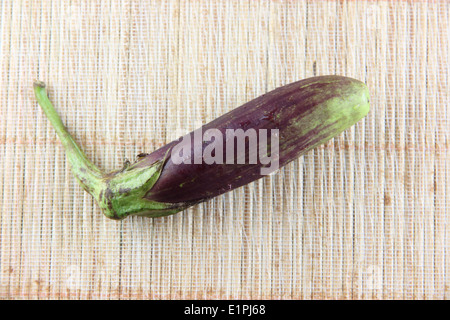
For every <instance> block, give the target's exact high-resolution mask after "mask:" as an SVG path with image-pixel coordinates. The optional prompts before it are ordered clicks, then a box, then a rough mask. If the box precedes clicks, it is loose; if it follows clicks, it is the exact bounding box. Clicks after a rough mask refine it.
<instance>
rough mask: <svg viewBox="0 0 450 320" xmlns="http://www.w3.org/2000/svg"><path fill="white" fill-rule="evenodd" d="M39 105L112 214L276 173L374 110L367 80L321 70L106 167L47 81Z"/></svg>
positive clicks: (165, 211)
mask: <svg viewBox="0 0 450 320" xmlns="http://www.w3.org/2000/svg"><path fill="white" fill-rule="evenodd" d="M34 92H35V96H36V99H37V101H38V103H39V105H40V106H41V107H42V109H43V111H44V113H45V114H46V116H47V117H48V119H49V120H50V122H51V124H52V125H53V127H54V128H55V130H56V133H57V134H58V136H59V138H60V140H61V142H62V144H63V146H64V148H65V150H66V154H67V158H68V160H69V163H70V165H71V169H72V172H73V173H74V175H75V177H76V178H77V180H78V182H79V183H80V185H81V186H82V187H83V188H84V189H85V190H86V191H87V192H89V193H90V194H91V195H92V196H93V197H94V198H95V199H96V201H97V203H98V205H99V206H100V208H101V209H102V212H103V213H104V215H105V216H106V217H108V218H111V219H116V220H120V219H123V218H125V217H127V216H129V215H139V216H146V217H160V216H166V215H170V214H174V213H177V212H179V211H182V210H184V209H186V208H189V207H191V206H193V205H195V204H198V203H200V202H203V201H206V200H208V199H211V198H213V197H216V196H218V195H221V194H223V193H225V192H228V191H231V190H233V189H236V188H239V187H241V186H243V185H245V184H248V183H250V182H252V181H255V180H257V179H260V178H262V177H264V176H265V175H267V174H271V173H273V172H276V170H277V169H279V168H281V167H283V166H284V165H286V164H288V163H289V162H291V161H293V160H295V159H297V158H298V157H300V156H301V155H303V154H305V153H306V152H308V151H309V150H311V149H313V148H315V147H317V146H319V145H321V144H323V143H325V142H326V141H328V140H330V139H332V138H333V137H335V136H337V135H338V134H340V133H341V132H342V131H344V130H346V129H348V128H349V127H351V126H352V125H354V124H355V123H356V122H358V121H359V120H361V119H362V118H364V117H365V116H366V114H367V113H368V112H369V92H368V88H367V86H366V85H365V84H364V83H363V82H361V81H358V80H355V79H352V78H348V77H343V76H334V75H330V76H319V77H313V78H308V79H304V80H300V81H297V82H294V83H291V84H288V85H285V86H283V87H280V88H277V89H275V90H273V91H270V92H268V93H266V94H264V95H262V96H260V97H258V98H256V99H254V100H251V101H250V102H247V103H246V104H244V105H242V106H240V107H238V108H236V109H234V110H232V111H230V112H228V113H226V114H224V115H222V116H220V117H219V118H217V119H215V120H213V121H211V122H210V123H208V124H205V125H203V126H202V127H201V128H199V129H197V130H195V131H193V132H191V133H189V134H187V135H185V136H183V137H181V138H180V139H178V140H175V141H172V142H171V143H169V144H167V145H165V146H163V147H162V148H160V149H158V150H156V151H154V152H153V153H151V154H139V155H138V156H137V158H136V161H134V163H130V162H129V161H128V160H127V161H125V163H124V166H123V168H121V169H119V170H116V171H112V172H104V171H102V170H100V169H99V168H98V167H97V166H95V165H94V164H93V163H92V162H90V161H89V159H88V158H87V157H86V155H85V154H84V153H83V151H82V150H81V148H80V146H79V145H78V144H77V143H76V142H75V140H74V139H73V137H72V136H71V135H70V134H69V132H68V131H67V130H66V128H65V127H64V125H63V123H62V121H61V119H60V117H59V116H58V114H57V112H56V111H55V109H54V107H53V105H52V104H51V102H50V100H49V99H48V96H47V93H46V90H45V84H44V83H43V82H41V81H36V82H35V83H34Z"/></svg>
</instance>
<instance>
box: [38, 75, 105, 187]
mask: <svg viewBox="0 0 450 320" xmlns="http://www.w3.org/2000/svg"><path fill="white" fill-rule="evenodd" d="M33 87H34V93H35V96H36V99H37V101H38V103H39V105H40V106H41V108H42V110H43V111H44V113H45V115H46V116H47V118H48V119H49V120H50V123H51V124H52V126H53V128H55V130H56V133H57V134H58V137H59V138H60V140H61V142H62V145H63V147H64V149H65V151H66V154H67V158H68V159H69V163H70V165H71V168H72V171H73V173H74V175H75V177H76V178H77V179H78V181H79V182H80V184H81V185H82V186H83V188H84V189H85V190H87V191H88V192H89V193H91V194H92V192H93V191H94V190H97V189H98V188H99V185H101V184H103V178H104V172H103V171H102V170H100V169H99V168H98V167H97V166H96V165H94V164H93V163H92V162H91V161H89V159H88V158H87V157H86V155H85V154H84V152H83V151H82V150H81V148H80V146H79V145H78V144H77V143H76V141H75V140H74V138H73V137H72V135H71V134H70V133H69V132H68V131H67V129H66V127H65V126H64V124H63V122H62V121H61V118H60V117H59V115H58V113H57V112H56V110H55V108H54V107H53V105H52V103H51V102H50V100H49V98H48V95H47V92H46V90H45V83H44V82H42V81H35V82H34V86H33Z"/></svg>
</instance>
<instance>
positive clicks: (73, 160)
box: [34, 81, 186, 220]
mask: <svg viewBox="0 0 450 320" xmlns="http://www.w3.org/2000/svg"><path fill="white" fill-rule="evenodd" d="M34 93H35V96H36V99H37V101H38V103H39V105H40V106H41V108H42V109H43V110H44V113H45V115H46V116H47V118H48V119H49V120H50V123H51V124H52V126H53V127H54V128H55V130H56V133H57V134H58V136H59V138H60V140H61V142H62V144H63V146H64V149H65V151H66V154H67V158H68V160H69V163H70V165H71V169H72V172H73V174H74V175H75V177H76V178H77V180H78V182H79V183H80V185H81V186H82V187H83V188H84V189H85V190H86V191H87V192H89V193H90V194H91V195H92V196H93V197H94V198H95V200H96V201H97V203H98V205H99V206H100V208H101V209H102V212H103V214H104V215H105V216H106V217H108V218H111V219H115V220H120V219H123V218H125V217H127V216H129V215H139V216H146V217H160V216H165V215H170V214H174V213H177V212H179V211H181V210H183V209H185V207H186V205H183V204H171V203H161V202H156V201H151V200H147V199H146V198H145V195H146V194H147V193H148V191H149V190H151V188H152V187H153V185H154V184H155V183H156V181H158V179H159V176H160V175H161V171H162V169H163V166H164V163H165V159H163V160H161V161H157V162H155V163H154V164H152V165H151V166H149V167H143V168H136V166H135V164H130V163H129V162H128V161H127V162H126V163H125V165H124V167H123V169H121V170H119V171H114V172H110V173H105V172H103V171H102V170H100V169H99V168H98V167H97V166H95V165H94V164H93V163H92V162H90V161H89V159H88V158H87V157H86V155H85V154H84V153H83V151H82V150H81V148H80V147H79V145H78V144H77V143H76V142H75V140H74V139H73V137H72V136H71V135H70V133H69V132H68V131H67V130H66V128H65V126H64V124H63V123H62V121H61V118H60V117H59V115H58V113H57V112H56V110H55V109H54V107H53V105H52V103H51V102H50V100H49V99H48V96H47V93H46V91H45V84H44V83H43V82H40V81H36V82H35V83H34ZM166 156H167V155H166Z"/></svg>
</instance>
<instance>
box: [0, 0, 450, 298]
mask: <svg viewBox="0 0 450 320" xmlns="http://www.w3.org/2000/svg"><path fill="white" fill-rule="evenodd" d="M0 9H1V21H0V27H1V34H0V35H1V39H0V41H1V42H0V52H1V55H0V75H1V76H0V84H1V85H0V212H1V215H0V264H1V266H0V268H1V270H0V298H1V299H19V298H26V299H28V298H30V299H231V298H234V299H248V298H253V299H260V298H264V299H311V298H312V299H383V298H384V299H391V298H393V299H423V298H436V299H448V298H450V255H449V253H450V252H449V250H450V225H449V222H450V182H449V181H450V150H449V143H450V142H449V141H450V129H449V127H450V108H449V86H448V80H449V58H448V53H449V36H450V31H449V2H448V1H433V2H432V1H430V2H425V1H392V2H390V1H367V2H365V1H206V0H205V1H152V2H150V1H137V0H136V1H105V0H102V1H92V0H90V1H19V0H14V1H12V0H3V1H2V2H1V6H0ZM322 74H340V75H346V76H350V77H354V78H356V79H360V80H362V81H364V82H366V83H367V85H368V86H369V88H370V93H371V111H370V113H369V115H368V116H367V117H366V118H365V119H364V120H363V121H361V122H359V123H358V124H357V125H355V126H354V127H352V128H351V129H349V130H347V131H346V132H345V133H343V134H341V135H340V136H339V137H337V138H335V139H334V140H332V141H330V142H328V143H327V144H326V145H324V146H322V147H320V148H318V149H315V150H313V151H311V152H309V153H308V154H307V155H306V156H304V157H303V158H300V159H298V160H296V161H294V162H293V163H291V164H289V165H288V166H286V167H284V168H283V169H282V170H280V172H279V173H277V174H276V175H273V176H268V177H266V178H264V179H262V180H259V181H257V182H255V183H252V184H250V185H247V186H245V187H243V188H240V189H238V190H235V191H233V192H230V193H227V194H225V195H223V196H221V197H218V198H215V199H213V200H211V201H209V202H207V203H204V204H201V205H197V206H195V207H193V208H191V209H189V210H187V211H185V212H183V213H179V214H176V215H173V216H169V217H165V218H157V219H148V218H141V217H132V218H127V219H125V220H123V221H120V222H117V221H112V220H108V219H106V218H105V217H103V215H102V214H101V212H100V210H99V208H98V207H97V205H96V204H95V203H94V201H93V199H92V198H91V196H90V195H88V194H87V193H85V192H84V191H83V190H82V188H81V187H80V186H79V185H78V184H77V182H76V180H75V178H74V177H73V176H72V174H71V172H70V169H69V167H68V163H67V161H66V158H65V154H64V151H63V149H62V145H61V143H60V142H59V140H58V139H57V137H56V134H55V131H54V130H53V128H52V127H51V126H50V123H49V122H48V120H47V119H46V118H45V116H44V114H43V112H42V110H41V109H40V108H39V106H38V105H37V103H36V101H35V99H34V95H33V90H32V83H33V80H35V79H40V80H42V81H45V82H46V83H47V84H48V91H49V94H50V97H51V99H52V101H53V103H54V105H55V107H56V109H57V110H58V112H59V114H60V115H61V117H62V119H63V121H64V122H65V124H66V126H67V127H68V129H69V130H70V132H72V133H73V134H74V136H75V137H76V139H77V141H78V142H79V143H80V144H81V145H82V146H83V148H84V150H85V151H86V153H87V155H88V157H89V158H91V159H92V160H93V162H94V163H95V164H97V165H98V166H100V167H101V168H104V169H105V170H113V169H117V168H120V167H121V166H122V163H123V161H124V159H125V158H128V159H134V157H135V155H136V154H138V153H141V152H151V151H152V150H155V149H156V148H158V147H160V146H162V145H164V144H166V143H168V142H170V141H172V140H173V139H176V138H178V137H180V136H181V135H183V134H185V133H187V132H189V131H191V130H194V129H196V128H198V127H199V126H200V125H201V124H202V123H206V122H209V121H211V120H213V119H214V118H216V117H218V116H219V115H221V114H223V113H225V112H227V111H229V110H231V109H233V108H236V107H238V106H239V105H241V104H243V103H244V102H247V101H249V100H250V99H252V98H255V97H257V96H259V95H261V94H263V93H265V92H267V91H268V90H271V89H274V88H276V87H278V86H281V85H284V84H287V83H290V82H293V81H296V80H299V79H302V78H306V77H310V76H313V75H322Z"/></svg>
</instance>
